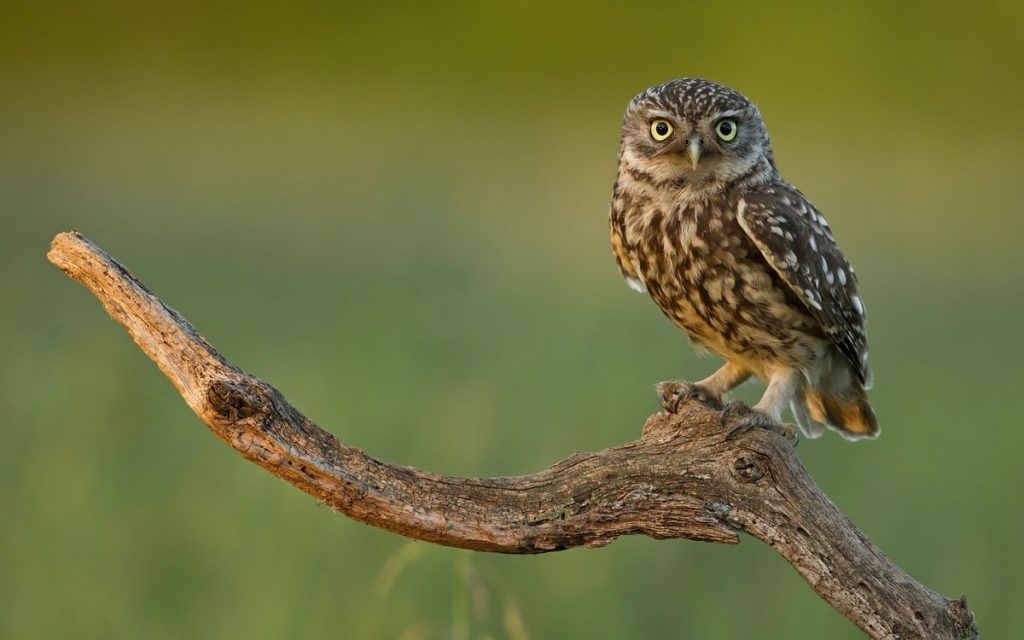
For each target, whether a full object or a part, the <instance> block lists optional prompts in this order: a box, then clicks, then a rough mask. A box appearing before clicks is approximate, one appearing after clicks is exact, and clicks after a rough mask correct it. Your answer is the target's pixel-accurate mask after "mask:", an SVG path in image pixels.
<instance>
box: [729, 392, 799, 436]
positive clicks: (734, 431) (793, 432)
mask: <svg viewBox="0 0 1024 640" xmlns="http://www.w3.org/2000/svg"><path fill="white" fill-rule="evenodd" d="M722 426H723V427H729V430H728V431H727V432H726V434H725V439H726V440H731V439H732V438H734V437H736V436H737V435H739V434H741V433H745V432H747V431H750V430H751V429H765V430H767V431H771V432H772V433H777V434H779V435H780V436H782V437H783V438H785V439H786V441H787V442H790V443H791V444H792V445H793V446H794V447H795V446H796V445H798V444H799V443H800V431H799V430H797V428H796V427H794V426H793V425H791V424H781V423H779V422H777V421H775V420H773V419H772V417H771V416H769V415H768V414H767V413H764V412H763V411H758V410H757V409H752V408H751V407H748V406H747V405H746V404H745V403H744V402H743V401H742V400H730V401H729V403H728V404H726V405H725V407H723V408H722Z"/></svg>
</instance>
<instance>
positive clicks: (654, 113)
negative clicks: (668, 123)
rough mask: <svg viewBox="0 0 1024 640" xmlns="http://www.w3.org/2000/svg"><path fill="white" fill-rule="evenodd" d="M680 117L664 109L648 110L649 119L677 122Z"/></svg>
mask: <svg viewBox="0 0 1024 640" xmlns="http://www.w3.org/2000/svg"><path fill="white" fill-rule="evenodd" d="M678 116H679V114H677V113H673V112H671V111H663V110H662V109H648V110H647V117H649V118H664V119H665V120H672V121H675V120H676V118H677V117H678Z"/></svg>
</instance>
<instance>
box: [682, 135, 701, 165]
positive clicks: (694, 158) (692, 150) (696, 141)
mask: <svg viewBox="0 0 1024 640" xmlns="http://www.w3.org/2000/svg"><path fill="white" fill-rule="evenodd" d="M703 151H704V147H703V146H701V144H700V138H690V140H689V141H688V143H687V145H686V155H687V156H689V157H690V164H691V165H693V168H694V169H696V168H697V163H698V162H700V154H701V153H702V152H703Z"/></svg>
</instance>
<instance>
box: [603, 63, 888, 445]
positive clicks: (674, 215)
mask: <svg viewBox="0 0 1024 640" xmlns="http://www.w3.org/2000/svg"><path fill="white" fill-rule="evenodd" d="M610 224H611V238H612V249H613V251H614V254H615V258H616V261H617V262H618V265H619V268H620V269H621V271H622V273H623V275H624V276H625V277H626V280H627V282H628V283H629V284H630V286H631V287H633V288H634V289H637V290H639V291H647V292H648V293H649V294H650V296H651V298H652V299H653V300H654V302H655V303H657V305H658V306H659V307H660V308H661V310H662V311H663V312H664V313H665V315H667V316H668V317H669V318H670V319H671V320H672V321H673V322H674V323H675V324H676V325H677V326H679V327H680V328H681V329H683V330H684V331H685V332H686V333H687V334H688V335H689V336H690V339H691V340H692V341H693V342H694V343H695V344H697V345H699V346H701V347H703V348H704V349H707V350H709V351H712V352H714V353H716V354H718V355H719V356H721V357H722V358H724V359H725V360H726V365H725V366H724V367H722V368H721V369H720V370H719V371H718V372H716V373H715V374H714V375H712V376H710V377H709V378H707V379H705V380H703V381H701V382H698V383H696V384H690V383H666V384H663V385H662V387H661V395H662V401H663V404H665V405H666V407H667V408H670V409H671V408H673V407H674V406H675V403H676V402H678V401H679V399H680V398H681V397H691V396H696V397H701V398H703V399H705V400H708V401H710V402H720V400H721V397H722V394H724V393H725V392H726V391H729V390H730V389H732V388H733V387H735V386H736V385H738V384H740V383H741V382H743V381H744V380H746V379H747V378H748V377H749V376H751V375H756V376H757V377H759V378H761V379H762V380H765V381H766V382H767V383H768V388H767V390H766V391H765V394H764V397H763V398H762V399H761V401H760V402H758V403H757V405H755V407H754V409H755V410H756V411H755V412H754V413H750V414H746V415H745V417H744V418H743V419H744V420H745V421H746V422H747V423H750V424H763V425H766V424H774V423H777V422H778V421H779V420H780V418H781V414H782V410H783V408H784V407H785V405H786V404H787V403H789V404H790V405H791V406H792V408H793V413H794V415H795V417H796V419H797V422H798V423H799V424H800V427H801V428H802V430H803V431H804V433H806V434H807V435H810V436H812V437H814V436H818V435H820V434H821V433H822V431H823V430H824V427H825V426H830V427H832V428H834V429H836V430H837V431H839V432H840V433H841V434H843V435H845V436H847V437H849V438H861V437H874V436H876V435H877V434H878V423H877V421H876V420H875V416H874V412H873V411H872V409H871V406H870V405H869V404H868V401H867V396H866V394H865V389H867V388H869V387H870V386H871V369H870V367H869V366H868V364H867V337H866V333H865V330H864V304H863V302H862V301H861V299H860V298H859V297H858V294H857V278H856V276H855V275H854V272H853V269H852V268H851V267H850V265H849V263H848V262H847V261H846V258H845V257H843V254H842V252H840V251H839V247H838V246H836V243H835V240H834V239H833V237H832V232H831V230H830V229H829V227H828V223H826V222H825V219H824V218H823V217H822V215H821V213H819V212H818V210H817V209H816V208H815V207H814V206H813V205H812V204H811V203H810V202H808V201H807V199H806V198H805V197H804V196H803V194H801V193H800V192H799V191H797V190H796V189H795V188H793V187H792V186H790V185H789V184H788V183H787V182H786V181H785V180H783V179H782V177H781V176H780V175H779V173H778V171H777V170H776V168H775V161H774V158H773V156H772V150H771V145H770V143H769V141H768V134H767V131H766V129H765V126H764V123H763V121H762V120H761V116H760V113H759V112H758V110H757V107H755V106H754V104H753V103H751V102H750V101H749V100H747V99H746V98H745V97H743V96H742V95H741V94H739V93H738V92H736V91H734V90H732V89H730V88H728V87H725V86H722V85H720V84H716V83H713V82H708V81H706V80H700V79H693V78H686V79H682V80H675V81H672V82H669V83H667V84H664V85H661V86H658V87H654V88H652V89H648V90H647V91H645V92H643V93H641V94H640V95H638V96H637V97H636V98H634V99H633V101H632V102H630V104H629V107H628V108H627V110H626V115H625V118H624V119H623V125H622V140H621V146H620V150H619V170H618V177H617V180H616V182H615V190H614V195H613V200H612V205H611V216H610ZM732 406H733V407H735V405H732Z"/></svg>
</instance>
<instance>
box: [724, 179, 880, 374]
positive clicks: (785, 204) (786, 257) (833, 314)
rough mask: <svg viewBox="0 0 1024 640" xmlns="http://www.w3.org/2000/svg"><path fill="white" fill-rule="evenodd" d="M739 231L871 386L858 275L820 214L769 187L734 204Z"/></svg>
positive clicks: (789, 191)
mask: <svg viewBox="0 0 1024 640" xmlns="http://www.w3.org/2000/svg"><path fill="white" fill-rule="evenodd" d="M737 214H738V218H739V223H740V226H741V227H743V230H744V231H746V233H747V235H748V236H750V239H751V240H752V241H753V243H754V244H755V245H756V246H757V248H758V249H760V251H761V253H762V254H763V255H764V257H765V259H766V260H767V261H768V264H770V265H771V266H772V268H774V269H775V271H777V272H778V274H779V276H780V277H781V278H782V280H783V281H784V282H785V283H786V284H787V285H788V286H789V288H790V289H792V290H793V293H795V294H796V297H797V298H799V299H800V301H801V302H802V303H803V304H804V306H805V307H806V308H807V311H808V312H809V313H810V315H811V317H812V318H814V319H815V320H816V321H817V322H818V323H819V324H820V325H821V328H822V330H823V331H824V332H825V334H826V335H827V336H828V337H829V339H830V340H831V341H832V343H833V344H834V345H835V346H836V348H837V349H838V350H839V352H840V353H842V354H843V355H844V356H845V357H846V359H847V360H849V361H850V364H851V365H853V370H854V371H855V372H856V373H857V377H858V378H860V381H861V383H862V384H863V385H864V387H865V388H870V387H871V367H869V366H868V362H867V358H868V345H867V332H866V331H865V328H864V317H865V316H864V303H863V302H861V299H860V298H859V297H858V296H857V276H856V275H854V273H853V269H852V268H850V263H849V262H847V261H846V257H845V256H843V254H842V252H841V251H840V250H839V247H838V246H836V242H835V240H834V239H833V238H832V230H831V229H829V227H828V223H827V222H825V218H824V217H822V215H821V213H819V212H818V210H817V209H815V208H814V205H812V204H811V203H810V202H808V201H807V199H806V198H805V197H804V195H803V194H802V193H800V192H799V191H797V190H796V189H794V188H793V187H790V186H789V185H784V184H772V185H766V186H764V187H760V188H759V189H757V190H755V191H754V192H751V193H747V194H745V195H744V197H743V198H741V199H740V201H739V202H738V203H737Z"/></svg>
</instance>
